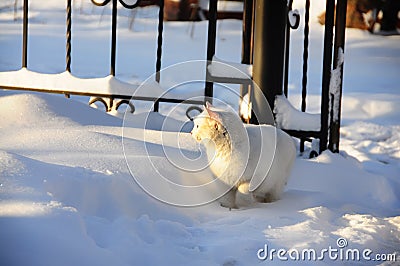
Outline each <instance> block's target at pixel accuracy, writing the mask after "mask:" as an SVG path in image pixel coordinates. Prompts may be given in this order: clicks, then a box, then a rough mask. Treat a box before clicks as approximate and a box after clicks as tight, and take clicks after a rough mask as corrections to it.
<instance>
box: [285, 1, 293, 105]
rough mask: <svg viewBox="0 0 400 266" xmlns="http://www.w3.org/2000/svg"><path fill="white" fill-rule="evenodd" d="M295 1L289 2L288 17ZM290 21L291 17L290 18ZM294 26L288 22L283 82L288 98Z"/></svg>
mask: <svg viewBox="0 0 400 266" xmlns="http://www.w3.org/2000/svg"><path fill="white" fill-rule="evenodd" d="M292 4H293V0H290V1H288V15H289V12H290V11H291V10H292ZM288 20H289V17H288ZM291 27H292V25H291V24H290V22H289V21H288V22H287V25H286V36H285V80H284V82H283V93H284V94H285V96H286V97H287V96H288V83H289V51H290V49H289V48H290V29H291Z"/></svg>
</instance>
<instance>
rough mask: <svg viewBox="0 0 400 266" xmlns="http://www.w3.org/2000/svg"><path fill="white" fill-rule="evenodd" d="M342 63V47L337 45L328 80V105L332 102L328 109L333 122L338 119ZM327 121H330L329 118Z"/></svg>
mask: <svg viewBox="0 0 400 266" xmlns="http://www.w3.org/2000/svg"><path fill="white" fill-rule="evenodd" d="M343 63H344V53H343V49H342V48H341V47H339V50H338V58H337V62H336V63H335V67H334V69H332V70H331V79H330V82H329V103H330V105H331V104H333V106H330V107H329V110H332V111H333V117H332V121H333V122H338V121H339V101H340V97H341V95H340V94H341V91H340V86H341V85H342V78H341V72H342V68H343ZM332 97H333V101H332ZM329 121H331V119H329Z"/></svg>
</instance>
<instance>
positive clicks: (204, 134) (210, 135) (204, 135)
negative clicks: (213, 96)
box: [190, 102, 227, 142]
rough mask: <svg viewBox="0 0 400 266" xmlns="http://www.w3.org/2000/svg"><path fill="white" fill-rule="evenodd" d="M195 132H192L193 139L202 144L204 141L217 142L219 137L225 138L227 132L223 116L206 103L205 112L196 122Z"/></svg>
mask: <svg viewBox="0 0 400 266" xmlns="http://www.w3.org/2000/svg"><path fill="white" fill-rule="evenodd" d="M193 122H194V126H193V130H192V131H191V132H190V133H191V134H192V137H193V138H194V139H195V140H196V141H198V142H201V141H203V140H206V139H209V140H215V139H216V138H217V137H221V136H225V135H226V134H227V131H226V129H225V127H224V126H223V122H222V119H221V115H220V114H219V113H218V112H217V111H216V110H213V107H212V106H211V104H210V103H208V102H207V103H206V106H205V108H204V111H203V112H202V113H201V114H199V115H198V116H197V117H196V118H195V119H194V120H193Z"/></svg>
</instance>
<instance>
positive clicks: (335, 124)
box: [329, 0, 347, 152]
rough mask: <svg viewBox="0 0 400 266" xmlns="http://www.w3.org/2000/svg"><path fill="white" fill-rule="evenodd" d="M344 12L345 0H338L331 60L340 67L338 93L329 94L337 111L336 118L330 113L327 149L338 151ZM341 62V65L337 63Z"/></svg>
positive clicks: (344, 27)
mask: <svg viewBox="0 0 400 266" xmlns="http://www.w3.org/2000/svg"><path fill="white" fill-rule="evenodd" d="M346 12H347V0H338V1H337V4H336V27H335V44H334V54H333V62H334V68H337V67H341V69H340V86H339V94H338V95H331V96H332V98H333V97H338V98H339V99H338V106H335V105H334V104H332V105H331V107H332V109H333V110H332V111H333V113H337V119H335V118H334V115H331V123H330V133H329V149H330V150H331V151H333V152H339V141H340V119H341V105H342V87H343V65H344V61H343V62H339V56H343V55H340V52H339V50H340V49H341V50H342V52H344V44H345V34H346ZM340 63H341V64H342V65H341V66H340V65H339V64H340Z"/></svg>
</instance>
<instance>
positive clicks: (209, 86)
mask: <svg viewBox="0 0 400 266" xmlns="http://www.w3.org/2000/svg"><path fill="white" fill-rule="evenodd" d="M217 6H218V0H210V2H209V6H208V34H207V35H208V39H207V66H206V86H205V89H204V95H205V96H206V97H208V98H209V100H210V101H212V97H213V83H212V82H211V81H209V80H210V79H209V73H208V66H209V65H210V64H211V62H212V59H213V56H214V55H215V42H216V38H217Z"/></svg>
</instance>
